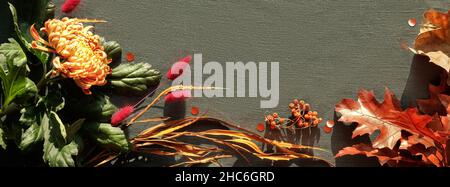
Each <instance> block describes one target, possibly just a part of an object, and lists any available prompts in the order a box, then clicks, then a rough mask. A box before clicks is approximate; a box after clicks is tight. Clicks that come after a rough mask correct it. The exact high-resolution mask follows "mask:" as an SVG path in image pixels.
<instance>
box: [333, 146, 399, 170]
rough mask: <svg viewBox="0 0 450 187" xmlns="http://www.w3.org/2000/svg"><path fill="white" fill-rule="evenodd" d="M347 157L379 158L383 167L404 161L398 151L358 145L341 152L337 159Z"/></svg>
mask: <svg viewBox="0 0 450 187" xmlns="http://www.w3.org/2000/svg"><path fill="white" fill-rule="evenodd" d="M345 155H365V156H367V157H377V158H378V161H379V162H380V164H381V165H384V164H386V163H388V162H389V161H393V162H398V161H399V160H402V157H401V156H400V155H399V154H398V152H396V151H393V150H390V149H386V148H385V149H376V148H373V147H372V146H370V145H366V144H357V145H353V146H352V147H346V148H344V149H342V150H340V151H339V152H338V153H337V154H336V156H335V157H336V158H338V157H342V156H345Z"/></svg>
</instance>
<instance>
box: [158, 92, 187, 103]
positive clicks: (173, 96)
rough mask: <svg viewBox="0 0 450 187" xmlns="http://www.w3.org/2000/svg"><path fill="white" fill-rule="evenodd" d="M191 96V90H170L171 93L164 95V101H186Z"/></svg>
mask: <svg viewBox="0 0 450 187" xmlns="http://www.w3.org/2000/svg"><path fill="white" fill-rule="evenodd" d="M190 97H191V91H190V90H178V91H174V92H170V93H169V94H167V95H166V97H164V101H165V102H166V103H171V102H178V101H184V100H185V99H186V98H190Z"/></svg>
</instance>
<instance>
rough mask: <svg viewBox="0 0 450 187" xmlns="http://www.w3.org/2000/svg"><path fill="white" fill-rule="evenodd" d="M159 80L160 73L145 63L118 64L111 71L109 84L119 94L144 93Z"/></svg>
mask: <svg viewBox="0 0 450 187" xmlns="http://www.w3.org/2000/svg"><path fill="white" fill-rule="evenodd" d="M160 80H161V72H159V71H158V70H156V69H152V66H151V65H150V64H147V63H127V64H120V65H119V66H117V67H115V68H114V69H113V72H112V74H111V76H109V82H110V83H111V86H112V87H113V88H114V89H115V90H117V91H118V92H120V93H128V92H132V93H135V94H143V93H146V92H147V90H148V89H149V87H150V86H155V85H157V84H158V83H159V81H160Z"/></svg>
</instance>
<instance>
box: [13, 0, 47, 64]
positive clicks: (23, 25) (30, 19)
mask: <svg viewBox="0 0 450 187" xmlns="http://www.w3.org/2000/svg"><path fill="white" fill-rule="evenodd" d="M28 3H29V2H28ZM15 4H16V5H19V6H20V5H22V4H21V3H20V2H19V1H17V2H15ZM32 4H36V5H35V6H38V7H36V8H41V9H35V8H32V7H28V6H20V7H19V8H20V9H19V10H20V11H19V12H20V13H21V15H20V16H23V18H22V19H20V20H19V18H18V13H17V11H16V8H15V7H14V5H13V4H11V3H9V9H10V11H11V14H12V17H13V22H14V30H15V31H16V34H17V37H18V38H19V40H20V42H22V44H23V45H24V46H25V48H27V50H28V51H30V52H31V53H32V54H34V55H35V56H36V57H37V58H38V59H39V61H41V62H42V63H46V62H47V61H48V58H49V54H48V53H47V52H44V51H39V50H36V49H33V48H32V47H31V41H33V38H32V37H31V33H30V32H29V29H30V27H31V25H33V24H35V23H37V24H38V25H42V24H43V21H44V20H43V19H44V17H46V16H47V14H49V12H47V11H48V10H47V9H46V7H47V6H48V5H49V3H48V0H45V1H43V0H35V1H33V2H32ZM44 8H45V10H46V11H45V12H44V11H42V10H43V9H44ZM30 9H32V10H31V11H33V10H34V11H35V12H36V15H26V13H27V11H29V10H30ZM41 11H42V12H41ZM25 16H27V17H25Z"/></svg>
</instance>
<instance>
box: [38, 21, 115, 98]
mask: <svg viewBox="0 0 450 187" xmlns="http://www.w3.org/2000/svg"><path fill="white" fill-rule="evenodd" d="M86 22H91V23H92V22H104V21H99V20H87V19H76V18H73V19H70V18H63V19H61V20H59V19H51V20H48V21H46V22H45V27H43V28H41V31H42V32H45V33H46V34H47V35H48V42H47V41H45V40H44V39H42V38H41V37H40V36H39V33H38V32H37V31H36V29H35V28H34V25H33V26H31V28H30V32H31V34H32V36H33V38H34V39H35V40H36V41H33V42H32V47H33V48H35V49H38V50H42V51H47V52H53V53H56V54H57V55H58V56H57V57H56V58H55V59H53V61H52V63H53V66H54V70H53V75H54V76H56V75H62V76H63V77H68V78H72V79H73V80H74V81H75V83H76V84H77V85H78V86H79V87H80V88H81V89H82V90H83V92H84V93H85V94H87V95H90V94H91V91H90V90H89V89H90V88H91V86H93V85H97V86H102V85H105V84H106V82H107V81H106V80H105V79H106V76H107V75H109V74H111V68H110V67H109V66H108V64H109V63H110V62H111V61H110V60H108V59H107V55H106V53H105V52H104V48H103V46H102V45H101V42H100V37H99V36H98V35H94V34H93V33H92V32H91V31H90V29H92V28H93V26H87V27H84V26H83V23H86ZM39 44H42V45H45V46H47V47H48V48H47V47H43V46H41V45H39Z"/></svg>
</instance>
